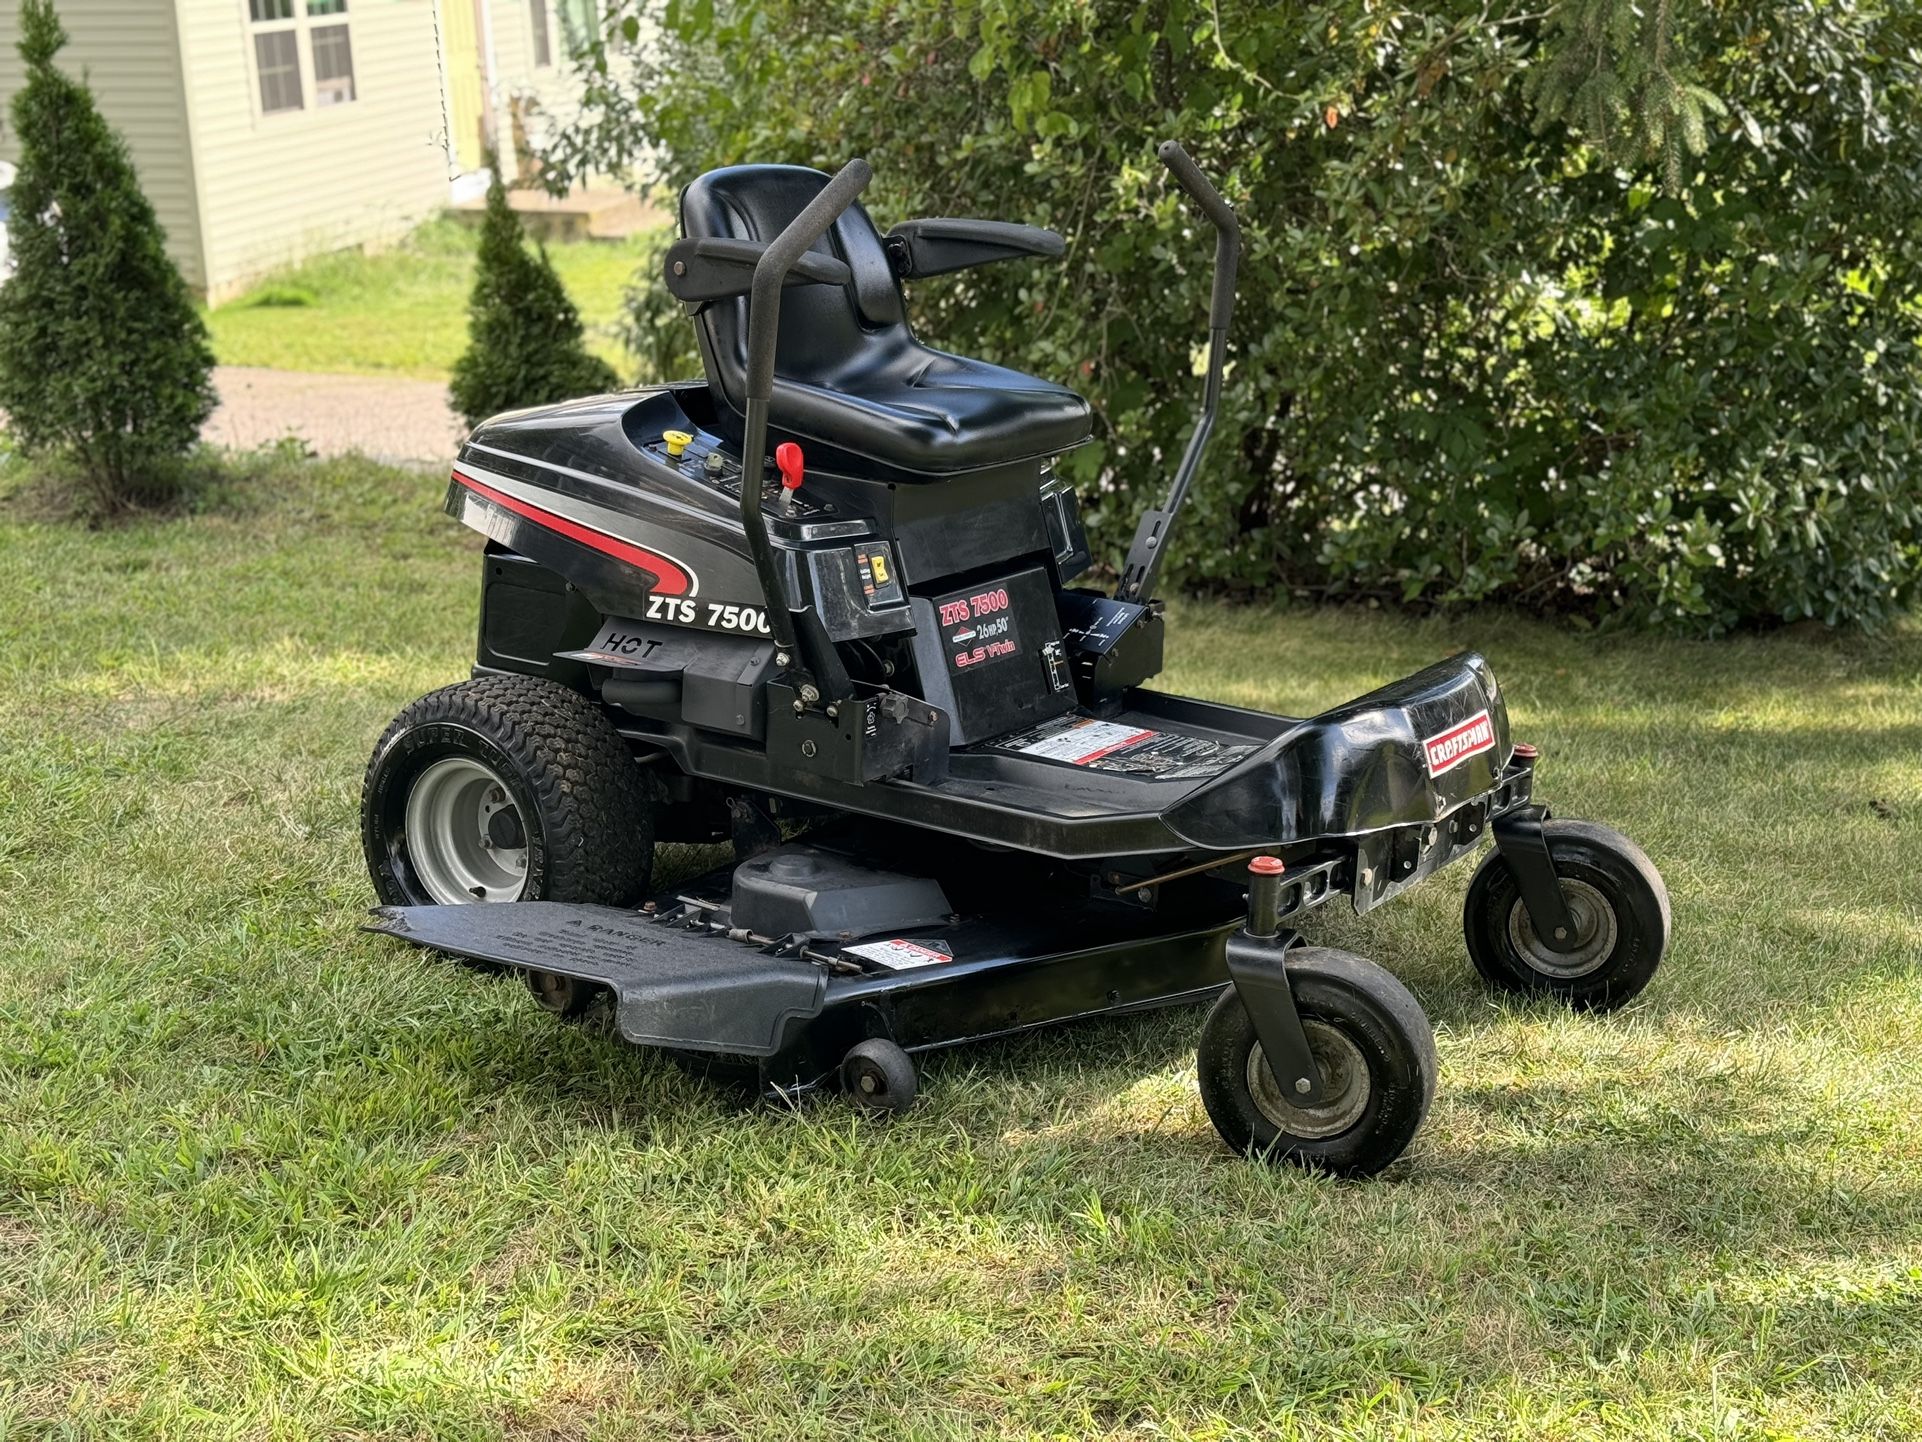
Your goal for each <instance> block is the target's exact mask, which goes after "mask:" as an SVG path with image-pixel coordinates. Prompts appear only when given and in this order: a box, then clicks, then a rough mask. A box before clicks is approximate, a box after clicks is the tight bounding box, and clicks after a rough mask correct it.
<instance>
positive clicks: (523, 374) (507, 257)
mask: <svg viewBox="0 0 1922 1442" xmlns="http://www.w3.org/2000/svg"><path fill="white" fill-rule="evenodd" d="M467 335H468V344H467V351H466V353H465V354H464V355H462V356H461V358H460V359H459V360H458V361H456V362H455V363H454V378H453V385H452V393H453V401H454V409H455V410H456V411H458V412H459V413H460V414H461V416H462V417H463V418H465V420H466V421H467V424H468V425H470V426H476V425H479V424H480V423H481V422H482V421H484V420H486V419H487V418H488V417H489V416H491V415H497V414H499V413H500V412H501V411H507V410H514V409H516V408H518V407H521V406H539V405H547V404H550V403H551V402H554V401H564V400H571V399H573V398H574V397H576V396H586V395H598V394H600V393H601V392H603V391H611V390H613V389H615V388H616V387H617V386H619V384H620V378H619V377H618V376H616V375H615V374H614V369H613V367H612V366H610V365H608V363H607V362H606V361H604V360H602V359H600V357H598V356H596V355H592V354H590V353H589V352H588V350H587V349H586V347H585V346H584V345H583V344H582V340H581V317H580V312H579V311H578V310H576V309H575V308H574V302H573V301H571V300H569V299H568V298H567V291H566V289H565V288H564V287H563V286H562V285H561V278H560V277H559V276H558V275H556V274H555V273H554V266H553V263H552V262H551V261H549V260H548V258H547V252H546V251H545V250H538V249H537V250H536V252H535V253H534V254H532V255H530V254H528V251H527V246H526V244H525V241H524V239H523V237H522V234H521V222H520V217H518V216H517V215H515V214H514V212H513V211H512V210H511V209H510V208H509V207H508V204H507V188H506V186H505V185H503V184H502V183H501V178H500V168H499V166H498V165H497V166H495V167H494V181H493V184H491V185H490V186H488V188H487V220H486V223H485V224H484V226H483V228H482V230H481V241H480V262H479V267H478V269H477V271H476V273H475V277H474V295H473V299H472V300H470V301H469V302H468V316H467Z"/></svg>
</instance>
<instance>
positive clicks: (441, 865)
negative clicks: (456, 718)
mask: <svg viewBox="0 0 1922 1442" xmlns="http://www.w3.org/2000/svg"><path fill="white" fill-rule="evenodd" d="M497 817H498V818H501V820H500V821H497V820H496V818H497ZM509 823H511V824H509ZM405 825H406V833H405V835H406V844H407V858H408V861H409V862H410V864H411V865H412V868H413V872H414V876H415V877H416V879H417V880H418V881H419V882H420V886H421V889H422V890H423V891H425V892H426V893H427V895H428V896H429V897H430V898H432V900H433V901H434V902H435V903H436V904H438V905H441V906H468V905H472V904H474V903H476V902H494V901H518V900H519V899H520V895H521V892H522V891H524V890H525V889H526V886H527V846H526V828H525V825H524V823H523V821H522V818H521V815H520V811H519V809H518V808H517V807H516V806H515V804H514V799H513V796H512V794H511V793H510V792H509V791H508V789H507V783H506V782H504V781H502V780H501V778H500V776H499V774H498V773H497V772H495V771H494V769H493V768H492V767H490V766H488V765H486V764H485V763H483V762H481V761H477V760H475V759H474V758H473V757H471V756H446V757H442V758H441V759H440V760H439V761H436V762H434V763H433V764H432V765H430V766H429V767H427V769H426V770H424V771H422V772H421V773H420V775H419V776H417V777H415V778H414V784H413V785H412V786H411V787H410V788H409V789H408V792H407V813H406V821H405ZM490 827H492V828H494V829H495V830H496V831H503V830H504V831H506V832H508V833H509V834H512V835H518V836H519V837H520V838H521V844H520V845H518V846H505V845H501V844H500V843H498V842H497V841H495V839H494V836H493V835H492V834H490V830H489V828H490Z"/></svg>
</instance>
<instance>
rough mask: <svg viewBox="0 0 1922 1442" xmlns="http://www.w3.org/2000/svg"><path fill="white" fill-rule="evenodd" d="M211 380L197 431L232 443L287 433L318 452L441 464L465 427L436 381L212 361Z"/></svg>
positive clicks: (265, 441) (240, 445)
mask: <svg viewBox="0 0 1922 1442" xmlns="http://www.w3.org/2000/svg"><path fill="white" fill-rule="evenodd" d="M214 385H215V386H216V388H218V390H219V391H220V409H219V410H217V411H215V412H214V414H213V417H212V419H210V420H209V421H208V422H207V425H206V429H205V430H204V431H203V432H202V434H203V435H204V436H205V437H206V438H207V439H208V440H209V441H211V442H212V443H213V444H215V445H219V446H232V447H234V448H235V449H237V450H251V449H252V448H254V447H256V446H265V445H271V444H273V443H274V442H275V441H278V440H280V439H281V438H282V437H284V436H290V435H292V436H298V437H300V439H302V440H303V441H305V442H306V443H307V444H308V445H309V446H310V447H312V448H313V449H314V450H315V451H316V452H317V453H319V454H320V455H323V456H338V455H343V454H345V453H347V452H349V451H359V452H360V453H361V454H363V455H367V456H371V457H373V458H374V459H376V460H381V461H389V462H393V463H395V464H400V465H423V466H444V465H446V464H447V463H448V462H449V461H451V460H452V459H453V457H454V450H455V447H457V446H458V445H459V444H460V440H461V437H462V436H463V435H465V434H466V428H465V427H464V426H462V425H461V423H460V421H459V420H458V419H456V418H455V416H454V414H453V412H452V411H450V410H448V408H447V387H446V386H445V385H443V384H441V382H439V381H414V380H403V379H400V378H398V377H391V376H343V375H308V374H304V373H303V372H300V371H275V370H262V369H258V368H256V367H253V366H218V367H216V368H215V370H214Z"/></svg>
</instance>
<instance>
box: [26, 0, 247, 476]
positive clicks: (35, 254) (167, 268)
mask: <svg viewBox="0 0 1922 1442" xmlns="http://www.w3.org/2000/svg"><path fill="white" fill-rule="evenodd" d="M66 40H67V37H66V34H65V32H64V31H63V30H62V29H61V27H60V22H59V20H58V19H57V18H56V17H55V15H54V10H53V0H23V3H22V5H21V8H20V55H21V58H22V59H23V60H25V62H26V72H27V79H26V84H25V85H23V86H22V87H21V89H20V90H19V92H18V93H17V94H15V96H14V97H13V106H12V115H13V130H14V134H15V136H16V137H17V139H18V141H19V146H20V162H19V174H18V175H17V176H16V178H15V180H14V184H13V199H12V212H13V214H12V220H11V223H10V232H11V240H12V251H13V258H14V262H15V267H16V268H15V271H14V274H13V276H12V278H11V279H9V280H8V281H7V282H6V284H5V285H4V286H0V410H4V411H5V412H6V413H7V417H8V425H9V427H10V428H11V431H12V434H13V438H14V440H15V441H16V442H17V443H18V445H19V447H20V449H21V450H22V451H23V452H25V453H27V454H29V455H38V456H43V457H49V458H52V459H53V460H54V461H55V462H56V463H57V464H60V465H63V466H64V465H71V466H72V467H74V468H76V469H77V471H78V474H79V478H80V479H81V480H82V481H83V482H84V483H85V485H86V486H87V487H88V489H89V490H90V491H91V493H92V497H93V500H94V503H95V504H96V506H97V507H98V508H99V509H101V510H114V509H118V508H120V507H123V506H126V505H129V504H134V503H138V502H142V501H146V500H151V499H157V498H163V497H167V496H170V495H171V494H172V493H173V492H174V491H176V490H177V489H178V488H179V487H180V486H181V484H182V483H183V481H184V479H185V473H184V472H183V470H182V468H181V458H182V457H184V456H185V455H186V454H187V452H188V451H190V450H191V449H192V448H193V447H194V445H195V444H196V442H197V441H198V440H199V436H200V427H201V425H202V423H204V422H205V421H206V419H207V417H208V415H209V414H211V413H212V410H213V407H214V390H213V380H212V370H213V363H214V358H213V352H212V350H211V348H210V347H209V346H208V344H207V332H206V328H205V327H204V326H203V325H202V324H201V321H200V317H199V315H198V314H197V313H196V312H195V310H194V305H193V300H192V298H191V297H190V296H189V295H188V292H187V287H186V284H185V283H184V282H183V281H182V280H181V278H180V272H179V271H178V270H176V269H175V268H174V265H173V262H172V261H170V260H169V259H168V258H167V253H166V249H165V237H164V235H163V234H162V232H161V228H160V224H159V222H158V221H157V220H156V219H155V217H154V212H153V207H152V206H151V205H150V204H148V202H147V198H146V196H145V195H143V194H142V193H141V190H140V184H139V181H138V180H137V179H136V177H135V175H134V169H133V164H132V161H131V160H130V159H129V157H128V154H127V147H126V143H125V142H124V141H123V140H122V139H121V138H120V136H118V135H117V134H115V133H114V131H113V130H112V128H111V127H109V126H108V125H107V123H106V121H104V120H103V119H102V118H101V116H100V112H99V111H98V110H97V109H96V108H95V106H94V102H93V96H92V94H91V93H90V92H89V90H88V89H87V87H86V85H85V84H84V83H82V82H80V81H76V80H74V79H73V78H71V77H70V76H68V75H66V74H65V73H63V72H62V71H60V70H58V69H56V68H55V66H54V57H55V56H56V55H57V54H58V53H59V52H60V49H61V47H62V46H63V45H65V44H66Z"/></svg>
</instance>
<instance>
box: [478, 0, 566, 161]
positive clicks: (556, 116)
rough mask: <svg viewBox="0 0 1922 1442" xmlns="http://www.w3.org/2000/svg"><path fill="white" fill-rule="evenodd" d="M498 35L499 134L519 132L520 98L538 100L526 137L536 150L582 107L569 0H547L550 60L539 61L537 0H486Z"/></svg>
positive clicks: (504, 138)
mask: <svg viewBox="0 0 1922 1442" xmlns="http://www.w3.org/2000/svg"><path fill="white" fill-rule="evenodd" d="M485 3H486V5H487V9H488V15H489V19H490V24H491V28H492V31H493V41H494V52H493V53H494V66H495V69H494V87H493V89H494V105H495V122H494V123H495V132H494V133H495V134H496V135H499V136H500V137H501V139H502V142H503V144H505V143H506V141H507V138H508V137H510V136H512V135H513V133H514V112H513V105H514V102H515V101H516V100H527V101H532V102H533V110H534V114H532V115H530V116H529V117H528V125H527V131H528V135H527V138H528V140H529V142H530V144H531V145H532V147H533V149H534V150H535V151H537V152H538V151H539V150H540V148H541V145H542V142H543V141H544V140H545V139H546V138H547V136H548V135H550V134H551V133H552V132H553V130H554V129H555V128H556V127H557V126H559V125H562V124H565V123H566V122H568V121H570V120H572V119H573V118H574V117H575V116H576V115H577V114H579V112H580V81H579V79H578V78H577V77H576V76H575V74H574V62H573V58H572V56H571V54H570V53H569V50H568V40H567V27H566V26H565V25H564V24H563V23H562V20H561V15H560V10H561V6H562V4H563V3H564V0H547V25H548V35H549V54H550V55H551V56H552V57H553V63H552V64H551V65H544V66H538V67H537V66H536V65H535V64H534V56H535V50H534V7H533V3H532V0H485Z"/></svg>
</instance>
